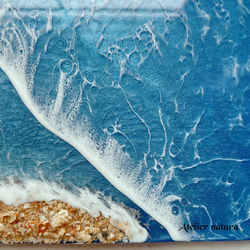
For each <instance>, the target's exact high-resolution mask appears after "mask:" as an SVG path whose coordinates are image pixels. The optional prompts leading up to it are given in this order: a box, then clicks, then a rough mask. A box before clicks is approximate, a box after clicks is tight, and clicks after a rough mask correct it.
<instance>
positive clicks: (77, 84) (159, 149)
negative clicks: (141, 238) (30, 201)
mask: <svg viewBox="0 0 250 250" xmlns="http://www.w3.org/2000/svg"><path fill="white" fill-rule="evenodd" d="M168 3H169V1H167V0H166V1H161V3H160V2H157V1H156V2H154V3H150V1H149V2H147V1H146V2H145V1H144V2H142V3H140V1H139V2H135V1H130V2H128V1H125V2H122V1H121V2H119V3H118V2H117V1H93V2H91V1H89V2H88V1H87V3H81V1H79V2H78V1H71V2H68V1H63V0H61V1H59V0H58V1H56V0H55V1H50V2H48V3H47V1H46V2H44V1H40V0H39V1H36V2H35V3H33V2H32V1H26V2H22V1H1V3H0V8H1V10H0V68H1V69H2V70H1V71H0V110H1V112H0V176H1V177H0V178H1V181H2V183H5V182H6V180H7V179H8V178H9V177H10V176H15V178H16V179H19V180H25V179H33V178H35V179H41V180H48V181H54V182H56V183H60V184H62V185H63V186H65V187H66V188H68V189H69V190H71V191H72V192H76V189H75V187H80V188H82V187H87V188H89V189H90V190H91V191H93V192H97V191H100V192H101V193H102V195H103V196H104V197H106V196H110V197H112V199H113V200H114V201H116V202H118V203H121V202H122V203H124V204H125V205H126V206H127V207H129V208H134V209H137V210H139V211H140V213H141V217H140V220H141V222H142V225H144V226H145V227H147V230H148V232H149V238H148V240H147V241H171V240H181V239H184V240H244V239H250V237H249V235H250V182H249V178H250V153H249V152H250V46H249V44H250V28H249V27H250V2H249V1H247V0H238V1H236V0H233V1H222V0H213V1H212V0H209V1H205V0H201V1H199V0H189V1H186V2H185V3H184V5H183V6H177V7H178V8H173V6H169V5H168ZM0 197H1V194H0ZM0 199H1V198H0ZM195 223H196V224H195ZM198 223H199V225H203V227H202V228H198ZM192 225H193V226H192ZM194 225H196V226H195V227H196V229H194ZM205 225H207V227H205ZM218 225H219V226H218ZM229 225H231V227H229ZM232 225H233V226H232ZM190 226H191V227H190ZM216 226H217V228H216ZM224 226H225V227H224ZM235 226H236V227H235ZM191 228H192V229H191ZM229 228H230V229H229ZM185 229H186V230H185ZM202 229H204V230H202Z"/></svg>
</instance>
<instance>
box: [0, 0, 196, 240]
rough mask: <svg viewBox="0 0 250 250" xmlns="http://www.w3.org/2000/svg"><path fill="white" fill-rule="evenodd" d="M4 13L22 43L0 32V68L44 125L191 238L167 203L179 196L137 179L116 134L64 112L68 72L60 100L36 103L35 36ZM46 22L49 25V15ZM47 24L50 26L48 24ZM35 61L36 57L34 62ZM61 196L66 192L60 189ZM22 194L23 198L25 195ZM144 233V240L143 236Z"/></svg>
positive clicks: (179, 236) (173, 230)
mask: <svg viewBox="0 0 250 250" xmlns="http://www.w3.org/2000/svg"><path fill="white" fill-rule="evenodd" d="M170 2H173V1H169V3H170ZM177 2H178V3H179V4H180V3H182V4H183V3H184V1H177ZM179 6H180V5H179ZM7 11H12V12H13V13H14V15H13V16H14V17H15V18H14V19H13V20H11V22H12V21H13V27H14V31H16V34H17V38H18V39H17V41H20V42H19V43H18V46H19V49H18V51H16V50H15V49H14V48H13V47H12V46H11V44H12V42H13V40H12V39H9V40H8V39H7V38H6V36H4V35H2V40H3V41H5V40H4V39H6V45H4V44H3V45H2V52H3V53H2V54H1V55H0V68H1V69H2V70H3V71H4V72H5V74H6V75H7V76H8V77H9V79H10V81H11V82H12V84H13V86H14V87H15V89H16V90H17V92H18V94H19V96H20V97H21V99H22V101H23V102H24V104H25V105H26V107H27V108H28V109H29V110H30V111H31V113H32V114H33V115H34V116H35V117H36V119H37V120H38V121H39V122H40V123H41V124H42V125H43V126H44V127H45V128H47V129H48V130H50V131H51V132H52V133H54V134H56V135H57V136H59V137H60V138H62V139H63V140H65V141H66V142H68V143H69V144H71V145H72V146H73V147H75V148H76V149H77V150H78V151H79V152H80V153H81V154H82V155H83V156H84V157H85V158H86V159H87V160H88V161H89V162H90V163H91V164H92V165H93V166H94V167H95V168H96V169H98V171H100V172H101V173H102V174H103V175H104V176H105V177H106V178H107V180H109V181H110V182H111V183H112V184H113V185H114V186H115V187H116V188H117V189H118V190H120V191H121V192H123V193H124V194H125V195H126V196H128V197H129V198H130V199H131V200H132V201H134V202H135V203H136V204H137V205H138V206H140V207H141V208H142V209H144V210H145V211H146V212H147V213H148V214H150V215H151V216H152V217H153V218H155V219H156V220H157V221H158V222H159V223H161V224H162V225H163V226H164V227H165V228H166V229H167V230H168V232H169V233H170V235H171V237H172V238H173V239H174V240H190V239H192V238H195V237H196V233H195V232H190V233H189V234H188V235H187V234H185V232H183V230H182V231H179V228H180V225H182V224H183V218H182V215H181V213H180V214H179V215H174V214H173V213H172V206H171V202H172V201H173V200H180V198H179V197H177V196H169V197H165V198H164V197H162V196H161V193H160V189H159V190H157V188H156V189H152V182H151V176H150V175H149V174H146V176H145V175H144V177H143V178H144V179H143V182H140V183H138V180H139V179H140V176H141V174H142V171H141V169H142V168H143V167H142V165H135V163H134V162H133V161H132V159H131V158H130V156H129V155H128V153H125V152H123V149H122V146H121V145H119V143H118V142H117V141H116V140H115V139H114V138H111V137H110V136H107V137H106V138H105V140H102V138H101V137H99V136H98V134H96V133H95V132H93V127H92V124H91V123H90V122H87V123H82V122H78V121H76V120H75V118H74V116H73V115H72V114H74V113H77V112H78V107H79V106H78V105H74V106H73V108H72V110H73V111H71V113H70V114H71V116H68V115H66V114H64V113H63V112H62V111H63V110H62V108H61V106H62V100H61V98H63V97H64V93H63V91H65V90H66V89H67V87H68V86H69V85H70V84H71V81H72V76H70V77H68V75H67V73H65V72H61V76H60V81H59V82H58V84H59V87H58V89H59V90H60V89H61V91H62V93H60V95H58V99H57V100H56V101H55V102H52V104H51V105H48V104H46V106H39V105H38V104H37V102H36V101H35V100H34V98H33V96H32V90H33V87H34V74H35V70H36V66H37V65H36V63H34V64H30V62H29V63H28V59H29V56H30V55H32V52H33V50H34V44H35V41H36V40H37V37H36V35H35V34H34V33H33V32H32V31H31V30H30V29H29V28H28V27H27V26H26V25H25V24H24V23H23V22H22V19H21V18H20V17H18V14H17V12H16V11H14V10H13V9H11V6H5V7H4V8H3V9H2V16H4V15H5V12H7ZM16 19H18V22H15V21H16ZM48 22H50V23H51V18H50V20H48ZM18 25H22V28H21V29H22V32H20V30H19V31H18V29H19V27H18ZM48 26H49V27H51V25H50V24H49V25H47V27H48ZM48 30H50V28H49V29H48ZM4 31H6V34H7V33H8V30H7V28H5V30H4ZM45 32H46V29H45ZM2 34H4V32H2ZM38 61H39V57H38V58H37V61H36V62H38ZM167 178H168V176H166V177H165V178H164V179H163V180H162V183H161V186H162V185H164V183H165V182H166V180H167ZM27 185H31V186H32V187H33V188H34V189H36V188H37V187H36V185H35V182H32V184H31V183H29V182H27ZM51 188H52V189H51ZM50 189H51V190H53V186H50V185H49V186H47V189H46V190H50ZM15 190H16V189H15V188H14V189H9V191H8V193H9V194H10V193H11V194H12V193H15ZM3 191H4V190H3ZM39 192H40V191H39ZM39 192H38V193H39ZM24 193H25V192H23V194H22V195H24ZM38 193H37V194H36V193H34V198H37V197H38V196H36V195H38ZM52 193H53V192H52ZM43 194H44V195H45V196H46V195H50V192H48V191H44V193H43ZM63 194H65V193H64V192H63ZM25 197H26V198H27V196H25ZM65 199H71V198H69V195H68V193H67V195H66V196H64V195H62V200H65ZM72 202H73V200H72ZM144 232H145V231H144ZM143 235H144V240H145V234H143Z"/></svg>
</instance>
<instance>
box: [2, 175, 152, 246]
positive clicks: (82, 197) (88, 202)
mask: <svg viewBox="0 0 250 250" xmlns="http://www.w3.org/2000/svg"><path fill="white" fill-rule="evenodd" d="M9 181H10V182H9V183H8V184H6V183H0V194H1V195H0V200H1V201H3V202H4V203H5V204H8V205H12V204H15V205H19V204H23V203H26V202H32V201H37V200H38V201H44V200H45V201H51V200H61V201H64V202H67V203H70V204H71V205H72V206H74V207H77V208H80V209H85V210H86V211H87V212H88V213H89V214H91V215H92V216H94V217H97V216H99V215H100V214H99V212H101V213H102V214H103V215H104V216H105V217H106V218H109V217H111V220H110V221H111V223H112V224H113V225H115V226H118V223H121V225H122V228H125V232H126V234H127V236H128V237H129V240H130V242H144V241H145V240H146V239H147V236H148V233H147V231H146V230H145V229H144V228H143V227H142V226H140V225H139V223H138V221H137V220H136V219H135V218H134V217H133V215H132V214H129V212H128V211H127V210H126V209H124V208H122V207H121V206H120V205H118V204H116V203H114V202H112V201H111V199H106V200H105V202H106V204H105V205H104V203H103V202H102V201H101V199H100V198H99V194H98V193H97V194H93V193H91V192H90V191H89V190H88V189H80V188H78V189H77V191H78V193H79V194H78V195H75V194H73V193H72V192H70V191H68V190H67V189H65V188H63V187H61V186H59V185H58V184H56V183H53V182H50V183H49V182H46V181H39V180H35V179H33V180H32V179H28V180H25V181H24V183H15V182H14V180H13V179H10V180H9Z"/></svg>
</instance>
